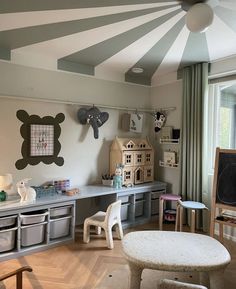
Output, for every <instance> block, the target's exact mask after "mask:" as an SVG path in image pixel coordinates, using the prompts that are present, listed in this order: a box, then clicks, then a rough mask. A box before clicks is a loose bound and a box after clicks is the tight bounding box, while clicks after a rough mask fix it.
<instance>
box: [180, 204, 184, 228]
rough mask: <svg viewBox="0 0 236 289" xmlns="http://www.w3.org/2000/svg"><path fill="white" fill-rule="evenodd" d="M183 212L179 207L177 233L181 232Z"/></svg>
mask: <svg viewBox="0 0 236 289" xmlns="http://www.w3.org/2000/svg"><path fill="white" fill-rule="evenodd" d="M183 210H184V208H183V207H182V206H179V231H180V232H182V231H183Z"/></svg>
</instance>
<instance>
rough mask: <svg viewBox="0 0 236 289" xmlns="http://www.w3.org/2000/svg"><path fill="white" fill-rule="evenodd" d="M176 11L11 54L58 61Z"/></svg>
mask: <svg viewBox="0 0 236 289" xmlns="http://www.w3.org/2000/svg"><path fill="white" fill-rule="evenodd" d="M176 9H177V8H176V7H172V8H169V9H166V10H163V11H158V12H155V13H151V14H148V15H144V16H139V17H135V18H132V19H129V20H125V21H120V22H117V23H114V24H110V25H106V26H103V27H98V28H94V29H91V30H87V31H83V32H80V33H75V34H71V35H67V36H64V37H60V38H57V39H53V40H49V41H44V42H40V43H36V44H32V45H28V46H25V47H21V48H17V49H14V50H12V53H14V51H16V52H17V51H19V52H30V53H31V55H33V54H34V53H35V54H37V55H39V54H41V55H48V56H50V57H53V58H55V59H59V58H62V57H65V56H67V55H70V54H72V53H75V52H77V51H80V50H82V49H85V48H87V47H90V46H92V45H94V44H97V43H100V42H102V41H104V40H107V39H109V38H111V37H114V36H116V35H119V34H121V33H124V32H126V31H128V30H130V29H132V28H135V27H137V26H139V25H142V24H145V23H147V22H149V21H151V20H153V19H156V18H158V17H161V16H163V15H165V14H167V13H169V12H172V11H174V10H176Z"/></svg>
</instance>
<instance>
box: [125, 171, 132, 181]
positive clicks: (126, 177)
mask: <svg viewBox="0 0 236 289" xmlns="http://www.w3.org/2000/svg"><path fill="white" fill-rule="evenodd" d="M130 179H131V172H130V171H129V172H125V180H130Z"/></svg>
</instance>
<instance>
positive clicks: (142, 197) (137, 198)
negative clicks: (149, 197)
mask: <svg viewBox="0 0 236 289" xmlns="http://www.w3.org/2000/svg"><path fill="white" fill-rule="evenodd" d="M143 199H144V194H142V193H141V194H136V195H135V200H143Z"/></svg>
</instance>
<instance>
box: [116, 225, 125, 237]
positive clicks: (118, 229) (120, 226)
mask: <svg viewBox="0 0 236 289" xmlns="http://www.w3.org/2000/svg"><path fill="white" fill-rule="evenodd" d="M116 233H117V236H118V239H120V240H122V239H123V236H124V234H123V229H122V225H121V222H118V223H117V224H116Z"/></svg>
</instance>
